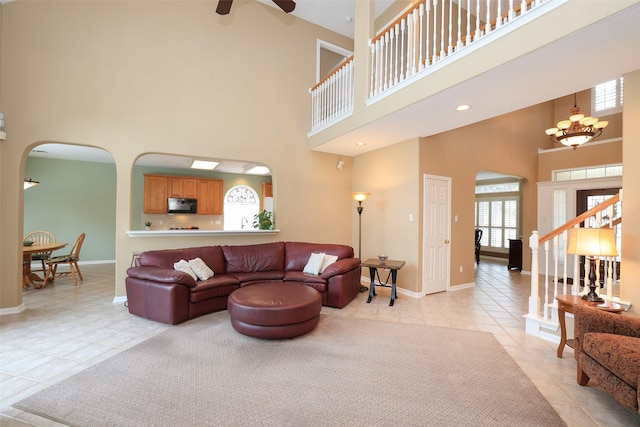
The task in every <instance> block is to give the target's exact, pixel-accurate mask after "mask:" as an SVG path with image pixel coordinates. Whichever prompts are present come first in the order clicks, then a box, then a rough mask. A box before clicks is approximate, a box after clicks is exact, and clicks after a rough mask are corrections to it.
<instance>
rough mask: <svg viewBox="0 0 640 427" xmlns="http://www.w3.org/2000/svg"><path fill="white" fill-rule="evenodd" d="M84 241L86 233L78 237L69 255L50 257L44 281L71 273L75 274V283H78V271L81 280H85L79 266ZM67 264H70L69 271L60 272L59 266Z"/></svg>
mask: <svg viewBox="0 0 640 427" xmlns="http://www.w3.org/2000/svg"><path fill="white" fill-rule="evenodd" d="M82 243H84V233H82V234H80V236H78V239H77V240H76V242H75V243H74V244H73V247H72V248H71V252H69V254H67V255H61V256H55V257H52V258H49V260H47V261H46V262H45V264H46V266H47V274H46V276H45V278H44V283H47V282H48V281H49V280H50V279H51V280H53V279H54V278H55V276H56V274H57V275H58V276H67V275H69V274H71V275H72V276H73V284H74V285H77V284H78V280H77V279H76V273H78V276H79V277H80V281H82V280H84V278H83V277H82V273H81V272H80V267H78V261H80V250H81V249H82ZM62 264H66V265H68V266H69V271H63V272H62V273H58V266H59V265H62Z"/></svg>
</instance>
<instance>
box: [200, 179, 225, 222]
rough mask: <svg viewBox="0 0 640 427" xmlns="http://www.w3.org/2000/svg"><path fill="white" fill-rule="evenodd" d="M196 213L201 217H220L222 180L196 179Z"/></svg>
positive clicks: (221, 209) (221, 210)
mask: <svg viewBox="0 0 640 427" xmlns="http://www.w3.org/2000/svg"><path fill="white" fill-rule="evenodd" d="M196 198H197V199H198V213H199V214H203V215H222V212H223V201H222V198H223V194H222V180H220V179H198V182H197V197H196Z"/></svg>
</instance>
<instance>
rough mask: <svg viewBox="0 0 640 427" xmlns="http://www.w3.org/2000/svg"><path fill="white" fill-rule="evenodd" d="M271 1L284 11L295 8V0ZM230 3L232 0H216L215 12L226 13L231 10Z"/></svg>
mask: <svg viewBox="0 0 640 427" xmlns="http://www.w3.org/2000/svg"><path fill="white" fill-rule="evenodd" d="M273 2H274V3H275V4H276V5H278V7H279V8H280V9H282V10H283V11H285V12H286V13H289V12H293V9H295V8H296V2H294V1H293V0H273ZM231 3H233V0H218V7H217V8H216V13H217V14H218V15H228V14H229V12H230V11H231Z"/></svg>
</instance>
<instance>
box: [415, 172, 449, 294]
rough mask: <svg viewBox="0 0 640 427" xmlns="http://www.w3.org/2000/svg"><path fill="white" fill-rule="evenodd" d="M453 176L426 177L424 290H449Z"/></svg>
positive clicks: (434, 291)
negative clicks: (450, 215) (450, 216)
mask: <svg viewBox="0 0 640 427" xmlns="http://www.w3.org/2000/svg"><path fill="white" fill-rule="evenodd" d="M450 193H451V178H448V177H441V176H434V175H425V176H424V204H425V206H424V218H423V224H424V233H423V251H422V268H423V271H422V277H423V279H422V283H423V284H422V291H423V293H424V294H425V295H426V294H433V293H436V292H443V291H446V290H447V288H448V286H449V264H450V257H451V251H450V245H449V239H450V237H449V236H450V229H451V224H450V223H449V211H450V210H451V200H450Z"/></svg>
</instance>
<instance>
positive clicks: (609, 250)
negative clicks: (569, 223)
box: [567, 227, 618, 302]
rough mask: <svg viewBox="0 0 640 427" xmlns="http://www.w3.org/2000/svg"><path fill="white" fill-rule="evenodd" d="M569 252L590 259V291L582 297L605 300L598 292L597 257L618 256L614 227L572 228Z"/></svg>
mask: <svg viewBox="0 0 640 427" xmlns="http://www.w3.org/2000/svg"><path fill="white" fill-rule="evenodd" d="M567 253H569V254H573V255H584V256H585V257H587V258H588V259H589V289H590V291H589V293H587V294H585V295H583V297H582V298H584V299H586V300H587V301H593V302H601V301H604V299H602V298H601V297H600V296H598V294H597V293H596V288H597V287H598V284H597V283H596V259H597V258H599V257H614V256H618V251H617V250H616V239H615V235H614V231H613V228H582V227H580V228H572V229H571V230H569V245H568V247H567Z"/></svg>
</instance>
